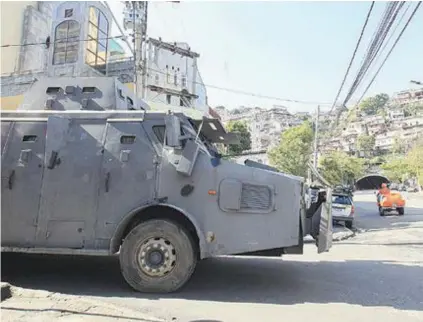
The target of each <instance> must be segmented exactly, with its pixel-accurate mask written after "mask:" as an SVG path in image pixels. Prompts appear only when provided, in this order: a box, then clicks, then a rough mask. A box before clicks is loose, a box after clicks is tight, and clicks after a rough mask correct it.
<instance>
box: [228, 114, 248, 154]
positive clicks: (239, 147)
mask: <svg viewBox="0 0 423 322" xmlns="http://www.w3.org/2000/svg"><path fill="white" fill-rule="evenodd" d="M226 129H227V131H228V132H236V133H238V135H239V136H240V141H241V143H240V144H231V145H229V146H228V154H238V153H242V152H243V151H246V150H250V149H251V133H250V131H249V130H248V126H247V124H246V123H245V122H240V121H230V122H229V123H228V125H227V127H226Z"/></svg>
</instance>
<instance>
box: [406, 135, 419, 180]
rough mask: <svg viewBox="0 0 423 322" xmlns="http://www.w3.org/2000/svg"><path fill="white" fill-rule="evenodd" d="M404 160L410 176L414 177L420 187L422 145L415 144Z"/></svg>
mask: <svg viewBox="0 0 423 322" xmlns="http://www.w3.org/2000/svg"><path fill="white" fill-rule="evenodd" d="M405 158H406V163H407V166H408V170H409V172H410V174H411V175H413V176H415V177H416V178H417V180H418V183H419V184H420V185H421V184H422V183H423V143H422V142H418V143H416V144H415V145H414V147H413V148H411V150H410V152H408V153H407V156H406V157H405Z"/></svg>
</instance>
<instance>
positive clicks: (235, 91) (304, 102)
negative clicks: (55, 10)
mask: <svg viewBox="0 0 423 322" xmlns="http://www.w3.org/2000/svg"><path fill="white" fill-rule="evenodd" d="M125 37H126V36H122V35H121V36H113V37H107V38H99V39H79V40H75V41H68V40H64V41H61V40H56V41H54V42H50V43H49V45H51V44H54V43H74V42H86V41H93V40H95V41H99V40H108V39H119V38H120V39H122V38H125ZM40 45H44V46H46V45H47V43H46V42H43V43H26V44H13V45H2V46H1V48H5V47H26V46H40ZM146 70H150V71H154V72H157V73H160V74H163V75H167V73H166V72H163V71H161V70H156V69H153V68H146ZM147 76H148V75H147ZM192 83H193V84H197V85H203V86H205V87H208V88H212V89H217V90H221V91H226V92H231V93H236V94H241V95H246V96H252V97H256V98H262V99H269V100H275V101H281V102H290V103H298V104H313V105H318V104H320V105H330V104H331V103H329V102H317V101H303V100H295V99H288V98H281V97H276V96H268V95H262V94H259V93H253V92H247V91H242V90H238V89H232V88H227V87H221V86H216V85H211V84H204V83H200V82H192Z"/></svg>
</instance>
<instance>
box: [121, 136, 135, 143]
mask: <svg viewBox="0 0 423 322" xmlns="http://www.w3.org/2000/svg"><path fill="white" fill-rule="evenodd" d="M134 142H135V135H122V136H121V137H120V143H121V144H134Z"/></svg>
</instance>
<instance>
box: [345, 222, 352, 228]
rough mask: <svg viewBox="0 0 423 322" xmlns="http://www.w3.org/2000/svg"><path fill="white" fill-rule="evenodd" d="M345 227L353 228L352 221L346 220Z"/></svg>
mask: <svg viewBox="0 0 423 322" xmlns="http://www.w3.org/2000/svg"><path fill="white" fill-rule="evenodd" d="M345 227H347V228H348V229H352V228H353V222H352V221H346V222H345Z"/></svg>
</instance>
